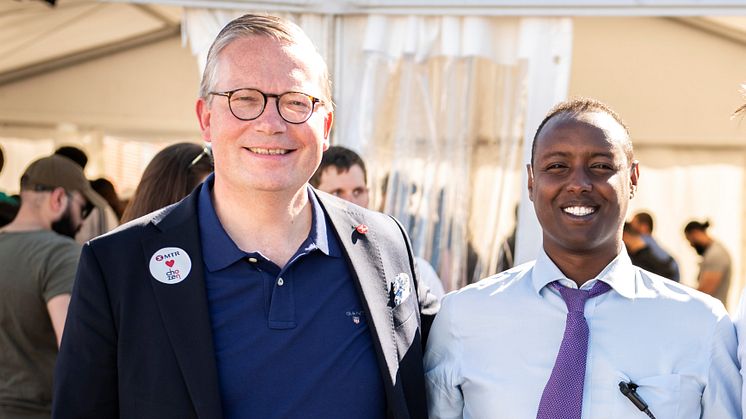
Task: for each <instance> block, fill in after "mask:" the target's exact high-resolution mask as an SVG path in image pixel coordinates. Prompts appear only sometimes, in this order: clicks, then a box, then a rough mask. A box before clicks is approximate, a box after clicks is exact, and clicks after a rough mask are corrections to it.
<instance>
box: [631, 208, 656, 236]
mask: <svg viewBox="0 0 746 419" xmlns="http://www.w3.org/2000/svg"><path fill="white" fill-rule="evenodd" d="M633 218H634V219H635V220H637V222H639V223H640V224H645V225H646V226H648V228H649V229H650V232H651V233H652V232H653V216H652V215H650V214H648V213H647V212H644V211H643V212H638V213H637V214H635V216H634V217H633Z"/></svg>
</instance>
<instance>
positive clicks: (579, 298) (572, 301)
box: [552, 281, 611, 313]
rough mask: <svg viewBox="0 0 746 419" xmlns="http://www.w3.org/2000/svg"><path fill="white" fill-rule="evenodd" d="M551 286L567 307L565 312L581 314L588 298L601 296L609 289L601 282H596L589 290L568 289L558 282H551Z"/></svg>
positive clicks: (607, 285)
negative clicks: (558, 293)
mask: <svg viewBox="0 0 746 419" xmlns="http://www.w3.org/2000/svg"><path fill="white" fill-rule="evenodd" d="M552 285H553V286H554V287H555V288H556V289H557V290H558V291H559V292H560V295H561V296H562V299H563V300H564V301H565V305H567V311H578V312H581V313H583V312H585V302H586V301H588V299H589V298H593V297H595V296H597V295H601V294H603V293H605V292H606V291H609V290H610V289H611V287H610V286H609V284H607V283H605V282H602V281H596V283H595V284H594V285H593V287H592V288H591V289H590V290H579V289H575V288H568V287H565V286H563V285H561V284H560V283H559V281H555V282H553V283H552Z"/></svg>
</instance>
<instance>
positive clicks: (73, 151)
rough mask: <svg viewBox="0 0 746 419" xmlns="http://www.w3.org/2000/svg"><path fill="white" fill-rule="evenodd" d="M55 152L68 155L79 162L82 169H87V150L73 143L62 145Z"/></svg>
mask: <svg viewBox="0 0 746 419" xmlns="http://www.w3.org/2000/svg"><path fill="white" fill-rule="evenodd" d="M54 154H56V155H58V156H65V157H67V158H68V159H70V160H72V161H74V162H75V163H77V164H78V166H80V168H81V169H85V166H86V165H87V164H88V156H87V155H86V154H85V151H83V150H81V149H79V148H78V147H73V146H71V145H66V146H62V147H60V148H58V149H57V150H55V152H54Z"/></svg>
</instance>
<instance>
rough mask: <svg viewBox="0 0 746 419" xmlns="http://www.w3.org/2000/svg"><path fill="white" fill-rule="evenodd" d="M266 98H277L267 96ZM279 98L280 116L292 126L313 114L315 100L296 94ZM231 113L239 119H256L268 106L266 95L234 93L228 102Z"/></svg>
mask: <svg viewBox="0 0 746 419" xmlns="http://www.w3.org/2000/svg"><path fill="white" fill-rule="evenodd" d="M266 97H276V96H273V95H266ZM276 98H277V110H278V111H279V113H280V116H281V117H282V118H283V119H284V120H286V121H287V122H290V123H292V124H299V123H302V122H305V121H306V120H308V118H309V117H310V116H311V113H312V112H313V106H314V102H313V99H312V98H311V97H310V96H308V95H306V94H304V93H296V92H288V93H283V94H282V95H280V96H279V97H276ZM228 104H229V106H230V109H231V112H233V115H235V116H236V118H238V119H244V120H251V119H256V118H258V117H259V115H261V114H262V112H263V111H264V107H265V106H266V99H265V95H264V94H262V92H260V91H258V90H254V89H240V90H236V91H234V92H233V94H232V95H231V96H230V100H229V102H228Z"/></svg>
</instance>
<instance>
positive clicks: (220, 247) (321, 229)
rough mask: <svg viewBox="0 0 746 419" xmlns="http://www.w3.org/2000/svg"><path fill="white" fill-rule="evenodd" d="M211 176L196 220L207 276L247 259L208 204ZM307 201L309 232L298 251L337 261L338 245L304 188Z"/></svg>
mask: <svg viewBox="0 0 746 419" xmlns="http://www.w3.org/2000/svg"><path fill="white" fill-rule="evenodd" d="M214 184H215V175H214V174H211V175H210V176H208V177H207V179H205V181H204V182H203V183H202V187H201V188H202V189H201V190H200V191H199V204H198V208H199V209H198V218H199V229H200V235H201V241H202V255H203V257H204V261H205V266H206V267H207V270H208V271H209V272H215V271H218V270H220V269H224V268H226V267H228V266H230V265H231V264H233V263H235V262H236V261H238V260H240V259H242V258H245V257H247V255H248V253H246V252H244V251H243V250H241V249H239V248H238V246H236V243H234V242H233V240H232V239H231V238H230V236H228V233H226V232H225V229H224V228H223V225H222V224H221V223H220V219H219V218H218V215H217V213H216V212H215V206H214V205H213V203H212V194H211V192H212V189H213V185H214ZM307 191H308V199H309V203H310V204H311V230H310V231H309V233H308V238H307V239H306V240H305V241H304V242H303V244H302V245H301V248H302V249H303V250H304V251H306V252H309V251H311V250H314V249H318V250H320V251H321V252H323V253H324V254H325V255H327V256H332V257H341V255H342V253H341V250H340V248H339V244H338V243H337V242H336V240H334V238H333V237H330V234H334V233H333V232H332V231H330V230H329V228H328V226H327V222H326V217H325V215H324V211H323V209H322V208H321V204H319V201H318V199H317V198H316V195H315V194H314V193H313V192H312V191H311V188H310V187H307Z"/></svg>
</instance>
